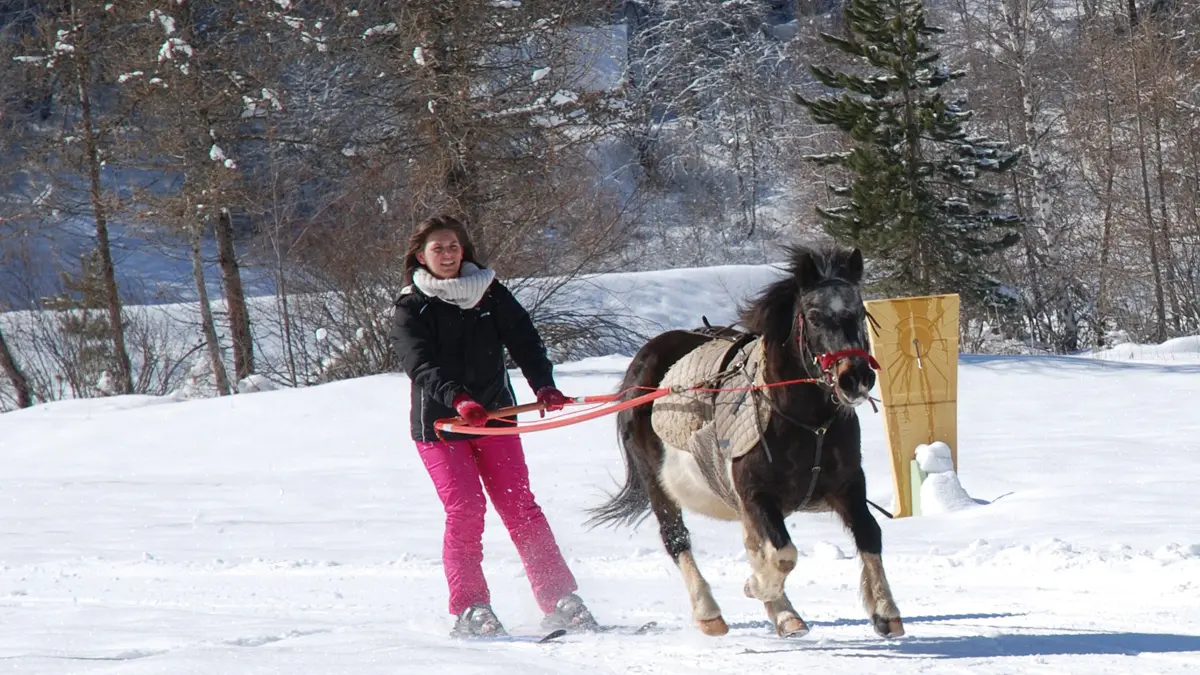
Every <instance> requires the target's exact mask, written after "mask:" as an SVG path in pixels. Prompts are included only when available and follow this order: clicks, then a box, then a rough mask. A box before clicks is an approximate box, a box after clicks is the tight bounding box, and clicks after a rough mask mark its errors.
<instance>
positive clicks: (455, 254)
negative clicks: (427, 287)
mask: <svg viewBox="0 0 1200 675" xmlns="http://www.w3.org/2000/svg"><path fill="white" fill-rule="evenodd" d="M462 259H463V250H462V244H460V243H458V235H457V234H455V233H454V231H453V230H435V231H434V232H431V233H429V236H428V237H426V238H425V245H424V246H422V247H421V250H420V251H417V262H419V263H421V264H422V265H424V266H425V269H427V270H429V273H430V274H432V275H433V276H435V277H437V278H438V279H453V278H455V277H457V276H458V272H459V270H461V269H462Z"/></svg>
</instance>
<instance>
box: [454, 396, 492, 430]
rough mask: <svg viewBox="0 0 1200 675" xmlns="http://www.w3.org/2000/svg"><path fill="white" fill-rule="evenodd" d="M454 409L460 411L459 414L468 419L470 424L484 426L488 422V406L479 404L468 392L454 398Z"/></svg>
mask: <svg viewBox="0 0 1200 675" xmlns="http://www.w3.org/2000/svg"><path fill="white" fill-rule="evenodd" d="M454 409H455V410H456V411H458V416H459V417H461V418H463V419H464V420H466V422H467V424H468V425H470V426H473V427H482V426H484V425H486V424H487V422H488V411H487V408H484V407H483V406H481V405H479V404H478V403H476V402H475V400H474V399H472V398H471V397H470V396H468V395H466V394H459V395H458V396H457V397H456V398H455V399H454Z"/></svg>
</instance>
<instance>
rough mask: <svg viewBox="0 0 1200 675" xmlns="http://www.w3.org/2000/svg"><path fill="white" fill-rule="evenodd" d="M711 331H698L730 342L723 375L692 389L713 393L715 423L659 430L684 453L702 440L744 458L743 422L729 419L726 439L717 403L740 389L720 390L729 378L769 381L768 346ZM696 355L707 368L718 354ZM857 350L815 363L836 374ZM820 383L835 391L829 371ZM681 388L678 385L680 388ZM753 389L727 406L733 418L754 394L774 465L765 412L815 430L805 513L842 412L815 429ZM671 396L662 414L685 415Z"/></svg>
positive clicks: (762, 439) (761, 438) (720, 364)
mask: <svg viewBox="0 0 1200 675" xmlns="http://www.w3.org/2000/svg"><path fill="white" fill-rule="evenodd" d="M705 326H706V328H708V329H709V331H712V327H711V326H709V325H708V322H707V321H705ZM709 331H696V332H697V333H699V334H702V335H705V336H709V337H713V338H714V339H715V340H720V341H723V342H727V343H728V345H727V346H725V347H724V349H723V351H722V353H721V355H720V357H719V360H718V361H717V365H716V370H717V372H716V373H715V374H713V375H711V376H708V377H706V378H704V379H703V380H701V381H700V382H697V383H694V384H693V386H692V387H690V388H694V389H696V388H698V389H705V390H706V391H712V399H713V401H712V404H711V408H712V417H713V419H712V420H707V421H705V422H704V423H703V424H699V425H697V421H698V420H697V421H691V422H690V424H691V425H693V426H694V428H692V429H690V430H688V429H678V430H676V433H674V434H671V433H667V434H663V432H664V431H667V429H666V426H667V424H668V422H667V421H665V420H664V421H661V422H660V423H659V424H656V431H659V432H660V435H667V436H668V437H670V436H674V437H675V440H674V442H673V444H675V445H678V446H679V447H681V449H687V448H689V447H694V446H693V445H692V444H693V443H694V442H696V439H697V438H698V437H699V438H700V439H701V441H707V442H709V443H715V444H716V447H717V450H716V452H718V453H719V452H720V451H721V450H728V451H729V452H730V453H731V454H730V457H731V458H732V457H738V456H740V455H741V454H744V452H745V451H746V450H748V449H749V448H745V450H743V449H742V447H744V446H745V441H744V440H742V441H741V442H740V443H739V442H737V441H738V440H739V439H737V438H734V437H733V436H734V435H735V434H736V433H737V430H738V428H737V424H736V422H735V421H728V422H726V423H725V424H724V426H725V427H726V428H725V431H726V432H727V433H726V434H725V435H726V436H730V437H728V438H722V437H721V435H718V434H716V432H715V430H714V426H715V420H716V414H717V410H716V407H717V405H716V404H717V400H716V399H717V397H718V396H719V395H720V393H722V392H731V391H738V390H737V389H734V390H722V389H719V387H720V386H721V385H722V384H724V383H725V382H727V381H728V380H729V379H731V378H732V377H734V376H735V375H741V376H742V377H743V378H744V379H745V380H746V381H747V382H749V383H751V384H752V385H753V384H755V383H756V382H760V383H761V382H763V381H764V375H763V373H762V372H761V370H763V369H765V366H764V364H763V363H761V362H759V363H755V359H756V358H757V357H758V355H757V354H756V352H758V351H760V350H761V349H762V347H761V344H760V345H754V344H753V343H755V342H758V341H759V340H760V336H758V335H755V334H753V333H739V334H738V335H736V336H731V335H728V334H716V333H715V332H709ZM747 347H749V349H747ZM701 349H704V350H705V351H708V350H710V349H711V350H714V351H715V346H713V347H709V346H708V345H704V346H702V347H701ZM699 351H700V350H696V352H699ZM696 352H693V353H692V354H695V355H696V357H698V358H699V359H700V360H701V361H702V363H703V364H704V365H708V364H710V363H711V362H710V361H709V360H708V359H710V358H711V357H712V356H716V355H715V354H714V355H711V356H710V355H707V354H704V353H699V354H697V353H696ZM856 352H861V350H846V351H845V352H837V353H834V354H822V355H821V357H820V358H819V359H815V360H814V361H815V362H816V363H817V365H818V367H820V368H821V369H822V371H827V370H831V369H832V367H833V366H834V365H836V363H837V362H838V361H840V360H841V359H843V358H849V357H851V356H857V355H858V354H857V353H856ZM692 354H689V356H692ZM867 357H868V358H870V356H869V355H867ZM684 358H685V359H687V358H688V357H687V356H685V357H684ZM871 360H872V361H873V360H874V359H871ZM681 361H682V360H681ZM688 365H691V364H681V363H679V362H677V364H676V366H672V368H671V370H669V371H668V375H667V377H665V378H664V382H663V384H667V383H668V381H669V380H670V379H672V376H674V379H680V378H681V377H682V376H683V373H680V372H678V369H677V366H678V367H679V368H684V367H686V366H688ZM699 365H701V364H696V366H699ZM672 371H676V372H672ZM684 379H686V378H684ZM815 383H817V384H820V385H822V386H824V387H826V388H829V387H832V386H833V379H832V377H830V376H827V374H826V373H825V372H823V373H822V377H820V378H818V379H817V380H816V381H815ZM676 386H678V385H676ZM747 389H748V391H742V392H741V393H742V395H741V396H739V397H737V398H736V400H734V401H732V402H729V401H726V402H725V403H727V404H730V407H731V408H732V410H733V412H730V413H729V414H730V415H734V416H736V415H737V414H739V412H740V408H741V403H742V402H743V401H745V400H746V398H747V396H746V394H747V393H748V394H749V398H750V400H751V401H752V402H753V405H752V406H751V408H752V409H753V412H751V413H749V414H750V415H751V416H752V417H753V418H754V424H755V429H754V430H755V432H756V436H757V441H758V442H759V443H761V445H762V448H763V451H764V452H765V453H766V456H767V461H768V462H772V461H774V458H773V456H772V453H771V448H770V444H769V443H768V442H767V437H766V433H765V431H766V430H765V428H764V426H763V424H764V421H763V419H762V415H761V411H763V410H764V409H766V410H769V411H770V412H774V413H775V414H778V415H779V416H780V417H782V418H783V419H785V420H787V421H788V422H790V423H792V424H794V425H796V426H798V427H800V428H803V429H806V430H808V431H809V432H811V433H812V434H813V436H814V438H815V439H816V449H815V452H814V457H813V467H812V470H811V474H810V478H809V483H808V489H807V490H806V492H805V495H804V499H803V500H802V501H801V503H800V506H799V507H798V509H800V510H803V509H805V508H807V507H808V506H809V504H810V503H811V502H812V496H813V494H814V492H815V491H816V487H817V482H818V480H819V478H820V474H821V459H822V456H823V451H824V445H825V436H826V434H827V432H828V431H829V428H830V427H831V426H833V423H834V421H836V419H837V412H836V411H835V412H834V414H833V415H831V416H830V417H829V419H828V420H826V421H825V422H824V423H823V424H821V425H820V426H812V425H809V424H805V423H803V422H800V421H798V420H796V419H794V418H793V417H791V416H790V415H788V414H787V413H784V412H783V411H782V410H780V409H779V406H778V405H777V404H776V403H775V402H774V401H773V400H771V397H770V396H769V395H767V394H766V392H764V391H763V388H762V387H761V386H751V387H748V388H747ZM668 398H673V397H667V398H664V399H660V401H659V402H657V403H656V406H657V407H660V408H661V410H660V412H665V413H667V414H668V415H673V414H677V413H680V412H683V411H682V410H680V409H679V408H678V406H679V404H677V403H676V404H674V406H673V405H672V402H670V401H668ZM684 405H687V404H684ZM688 407H689V408H694V406H688ZM690 412H692V413H693V414H694V413H696V412H698V411H695V410H694V409H693V410H691V411H690ZM769 414H770V413H769V412H768V415H769ZM660 419H661V418H660ZM768 419H769V417H768ZM681 433H686V434H687V435H688V436H689V437H690V438H689V439H688V440H689V442H681V441H682V440H683V439H682V436H681V435H680V434H681ZM731 443H732V446H731ZM751 447H752V446H751ZM695 454H696V453H695V452H693V456H694V457H695ZM695 458H696V459H697V462H698V463H700V464H701V465H702V469H703V468H708V469H709V471H711V470H712V468H711V467H704V466H703V462H701V461H700V460H701V459H702V458H701V457H695ZM724 497H725V498H726V499H728V498H730V497H732V495H724Z"/></svg>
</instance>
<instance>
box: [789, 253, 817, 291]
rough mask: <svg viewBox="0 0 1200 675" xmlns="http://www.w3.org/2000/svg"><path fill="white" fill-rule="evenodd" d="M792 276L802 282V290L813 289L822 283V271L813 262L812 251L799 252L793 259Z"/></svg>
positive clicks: (815, 262)
mask: <svg viewBox="0 0 1200 675" xmlns="http://www.w3.org/2000/svg"><path fill="white" fill-rule="evenodd" d="M792 274H793V275H795V277H796V281H798V282H800V288H812V287H813V286H816V285H817V284H819V283H821V269H820V268H819V267H817V261H815V260H813V258H812V253H811V252H810V251H804V250H802V251H797V252H796V255H795V257H793V258H792Z"/></svg>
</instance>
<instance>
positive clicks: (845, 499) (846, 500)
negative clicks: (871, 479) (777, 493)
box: [829, 471, 904, 638]
mask: <svg viewBox="0 0 1200 675" xmlns="http://www.w3.org/2000/svg"><path fill="white" fill-rule="evenodd" d="M829 502H830V504H831V505H832V506H833V509H834V511H836V512H837V514H838V515H839V516H841V518H842V521H843V522H845V524H846V527H848V528H849V529H850V533H851V534H852V535H853V536H854V545H855V546H856V547H857V548H858V557H859V558H860V559H861V560H862V599H863V607H864V608H865V609H866V610H867V616H869V617H870V618H871V625H872V626H873V627H874V628H875V632H876V633H878V634H879V635H880V636H882V637H889V638H890V637H900V636H901V635H904V622H903V621H902V620H901V619H900V610H899V609H897V608H896V601H895V600H894V599H893V598H892V589H891V586H889V585H888V581H887V575H885V574H884V571H883V555H882V554H883V532H882V531H881V530H880V529H879V523H877V522H875V517H874V516H872V515H871V511H870V509H868V508H867V481H866V477H865V476H864V475H863V474H862V472H861V471H860V472H859V475H858V477H857V479H855V480H851V481H850V482H849V483H848V484H847V487H846V489H845V491H843V492H842V493H841V494H838V495H835V496H831V497H830V499H829Z"/></svg>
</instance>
